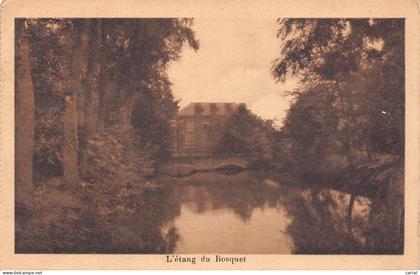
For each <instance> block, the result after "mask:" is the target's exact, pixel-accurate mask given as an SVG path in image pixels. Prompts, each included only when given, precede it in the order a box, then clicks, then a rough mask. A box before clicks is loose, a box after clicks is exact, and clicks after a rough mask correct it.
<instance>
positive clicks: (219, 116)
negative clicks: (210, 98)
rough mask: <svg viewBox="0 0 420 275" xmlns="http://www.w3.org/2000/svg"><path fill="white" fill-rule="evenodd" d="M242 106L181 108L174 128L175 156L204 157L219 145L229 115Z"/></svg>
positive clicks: (202, 105)
mask: <svg viewBox="0 0 420 275" xmlns="http://www.w3.org/2000/svg"><path fill="white" fill-rule="evenodd" d="M240 105H244V104H243V103H242V104H236V103H190V104H189V105H187V106H186V107H184V108H182V109H181V110H180V111H179V113H178V116H177V120H176V122H175V123H174V124H175V125H174V127H176V133H177V136H176V145H175V150H174V151H175V154H174V155H175V156H178V157H179V156H208V155H211V154H212V153H213V149H214V148H215V146H216V145H217V143H218V142H219V140H220V138H221V135H222V133H223V130H224V127H225V125H226V122H227V120H228V119H229V118H230V116H231V115H232V114H233V113H234V112H236V111H237V109H238V107H239V106H240Z"/></svg>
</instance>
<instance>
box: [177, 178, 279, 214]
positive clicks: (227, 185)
mask: <svg viewBox="0 0 420 275" xmlns="http://www.w3.org/2000/svg"><path fill="white" fill-rule="evenodd" d="M212 176H213V175H206V177H212ZM199 179H200V177H197V179H196V180H197V182H199ZM225 179H226V180H225V181H215V182H214V183H213V184H205V185H198V186H194V187H193V188H191V186H184V187H180V188H181V190H182V191H181V193H182V195H180V196H181V197H182V200H183V201H188V202H190V203H194V204H195V206H196V211H197V213H203V212H205V211H207V210H210V209H211V210H217V209H222V208H230V209H232V210H233V211H234V212H235V213H236V214H237V215H238V216H239V217H241V219H242V220H244V221H247V220H249V218H250V217H251V215H252V211H253V210H254V209H255V208H263V207H264V206H265V205H266V204H267V203H268V205H269V206H271V207H273V206H275V205H276V204H277V201H278V196H277V195H276V194H275V192H273V190H270V189H268V188H266V187H265V186H264V185H263V184H261V182H262V179H261V177H259V176H258V175H256V174H253V173H242V174H239V175H235V176H228V177H225Z"/></svg>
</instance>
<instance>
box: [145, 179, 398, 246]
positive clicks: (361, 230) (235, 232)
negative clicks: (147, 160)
mask: <svg viewBox="0 0 420 275" xmlns="http://www.w3.org/2000/svg"><path fill="white" fill-rule="evenodd" d="M144 196H145V201H146V204H148V205H152V206H151V208H150V210H151V211H152V212H153V213H152V214H151V213H150V212H147V215H148V216H146V217H144V216H143V217H142V219H141V221H139V222H140V223H145V224H148V220H147V219H152V220H154V221H153V222H152V224H153V226H152V227H146V228H145V227H143V230H146V231H147V230H150V228H154V229H158V230H159V232H160V233H159V234H160V239H161V240H162V243H163V244H160V247H163V246H164V247H165V249H163V250H159V251H155V252H152V251H149V253H150V252H151V253H161V252H163V251H164V252H165V253H238V254H241V253H242V254H243V253H249V254H296V253H300V254H340V253H346V254H348V253H353V254H360V253H369V254H370V253H395V251H396V250H395V249H396V248H395V246H392V245H391V246H392V247H391V246H390V245H389V242H388V243H387V241H386V240H387V239H388V240H389V232H388V231H387V229H386V227H385V226H384V224H385V220H386V215H384V210H383V206H382V204H381V202H380V201H379V200H374V199H369V198H366V197H361V196H359V197H356V199H355V202H354V206H353V208H352V213H351V218H350V216H349V215H348V206H349V202H350V197H351V196H350V194H347V193H343V192H340V191H337V190H333V189H322V188H315V187H307V186H306V187H302V186H297V185H296V184H295V185H293V184H289V183H283V182H281V181H273V180H271V179H270V177H267V176H264V175H261V174H257V173H253V172H243V173H240V174H238V175H219V174H212V173H203V174H196V175H193V176H189V177H185V178H179V179H176V178H172V177H163V178H160V179H159V180H158V181H157V182H155V183H154V184H152V185H151V187H150V188H149V189H148V191H146V192H145V194H144ZM153 204H156V207H154V206H153ZM156 219H158V220H159V222H156ZM149 223H150V222H149ZM155 247H156V246H155Z"/></svg>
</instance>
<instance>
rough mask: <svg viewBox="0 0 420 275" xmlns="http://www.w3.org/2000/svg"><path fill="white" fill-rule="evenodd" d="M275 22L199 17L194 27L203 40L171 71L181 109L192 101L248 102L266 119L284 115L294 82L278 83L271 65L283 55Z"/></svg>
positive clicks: (253, 109) (187, 50) (278, 118)
mask: <svg viewBox="0 0 420 275" xmlns="http://www.w3.org/2000/svg"><path fill="white" fill-rule="evenodd" d="M277 28H278V25H277V23H276V19H261V18H251V19H250V18H247V19H224V18H223V19H220V18H217V19H215V18H196V19H195V21H194V25H193V29H194V31H195V32H196V36H197V38H198V39H199V41H200V49H199V50H198V51H197V52H195V51H193V50H191V49H186V50H184V52H183V53H182V58H181V60H180V61H178V62H175V63H174V64H173V65H172V67H171V68H170V72H169V74H170V79H171V81H172V83H173V84H174V85H173V91H174V94H175V97H176V98H177V99H181V102H180V106H181V107H184V106H186V105H187V104H189V103H191V102H245V103H247V105H248V107H249V108H250V109H251V110H252V111H253V112H254V113H256V114H258V115H259V116H261V117H263V118H265V119H274V118H275V119H277V120H278V121H279V122H280V121H281V120H282V119H283V117H284V116H285V111H286V110H287V108H288V107H289V99H288V98H286V97H284V96H283V92H284V91H285V90H290V89H292V88H293V87H295V85H296V82H295V81H293V80H289V81H288V82H286V83H285V84H283V83H275V81H274V78H273V77H272V75H271V71H270V69H271V67H272V62H273V60H274V59H275V58H277V57H279V55H280V45H281V41H280V40H279V39H278V38H277V37H276V30H277Z"/></svg>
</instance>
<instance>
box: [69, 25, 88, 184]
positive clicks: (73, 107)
mask: <svg viewBox="0 0 420 275" xmlns="http://www.w3.org/2000/svg"><path fill="white" fill-rule="evenodd" d="M88 29H89V21H84V22H83V21H82V22H80V21H77V20H76V21H75V24H74V44H73V46H72V59H71V65H70V76H71V78H70V79H69V80H68V87H69V88H68V90H67V91H66V93H65V97H64V101H65V103H64V115H63V132H64V138H63V170H64V180H65V181H66V182H67V183H69V184H75V183H78V182H79V181H80V176H79V168H78V150H79V145H78V137H79V136H78V126H79V125H78V122H79V120H78V108H77V107H78V106H77V103H78V96H79V95H81V94H82V86H81V79H82V72H83V69H82V67H83V64H86V61H85V58H86V55H87V46H88V40H87V39H88Z"/></svg>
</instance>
